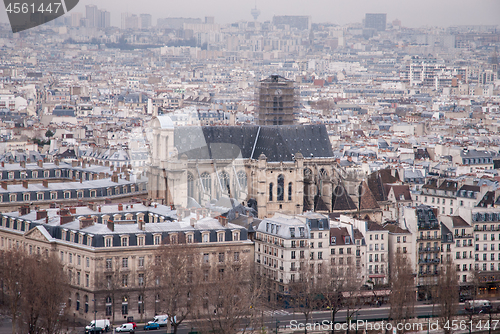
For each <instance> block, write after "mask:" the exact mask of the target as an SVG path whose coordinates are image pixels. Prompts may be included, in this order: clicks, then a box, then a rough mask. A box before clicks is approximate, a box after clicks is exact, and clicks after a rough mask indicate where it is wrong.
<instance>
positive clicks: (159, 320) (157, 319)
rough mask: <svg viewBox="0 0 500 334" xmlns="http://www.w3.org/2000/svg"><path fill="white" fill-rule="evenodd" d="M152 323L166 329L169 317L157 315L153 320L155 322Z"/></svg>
mask: <svg viewBox="0 0 500 334" xmlns="http://www.w3.org/2000/svg"><path fill="white" fill-rule="evenodd" d="M151 322H156V323H157V324H158V325H160V327H164V326H167V325H168V315H167V314H161V315H156V316H155V317H154V318H153V321H151Z"/></svg>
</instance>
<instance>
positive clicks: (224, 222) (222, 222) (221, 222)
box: [219, 216, 227, 227]
mask: <svg viewBox="0 0 500 334" xmlns="http://www.w3.org/2000/svg"><path fill="white" fill-rule="evenodd" d="M219 223H220V224H221V225H222V227H227V218H226V217H224V216H219Z"/></svg>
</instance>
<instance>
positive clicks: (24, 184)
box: [23, 180, 28, 189]
mask: <svg viewBox="0 0 500 334" xmlns="http://www.w3.org/2000/svg"><path fill="white" fill-rule="evenodd" d="M23 188H26V189H28V180H23Z"/></svg>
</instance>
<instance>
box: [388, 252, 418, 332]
mask: <svg viewBox="0 0 500 334" xmlns="http://www.w3.org/2000/svg"><path fill="white" fill-rule="evenodd" d="M389 298H390V303H391V309H390V314H389V318H390V319H391V320H392V321H394V323H395V324H396V323H403V324H405V323H406V322H407V321H408V320H409V319H411V318H413V317H414V310H415V278H414V275H413V270H412V268H411V265H410V262H409V260H408V259H407V257H406V256H405V255H404V254H402V253H396V255H395V256H394V261H393V266H392V270H391V295H390V297H389Z"/></svg>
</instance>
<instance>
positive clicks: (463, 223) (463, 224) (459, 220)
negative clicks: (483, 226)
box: [451, 216, 471, 227]
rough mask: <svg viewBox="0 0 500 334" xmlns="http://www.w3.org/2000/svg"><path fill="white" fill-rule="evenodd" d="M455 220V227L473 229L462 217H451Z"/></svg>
mask: <svg viewBox="0 0 500 334" xmlns="http://www.w3.org/2000/svg"><path fill="white" fill-rule="evenodd" d="M451 218H452V220H453V227H471V226H470V225H469V223H467V222H466V221H465V220H464V219H463V218H462V217H460V216H451Z"/></svg>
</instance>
